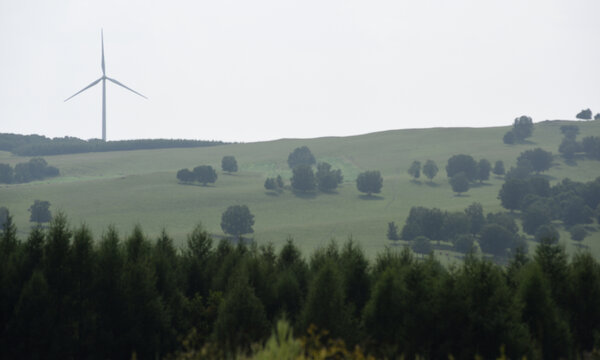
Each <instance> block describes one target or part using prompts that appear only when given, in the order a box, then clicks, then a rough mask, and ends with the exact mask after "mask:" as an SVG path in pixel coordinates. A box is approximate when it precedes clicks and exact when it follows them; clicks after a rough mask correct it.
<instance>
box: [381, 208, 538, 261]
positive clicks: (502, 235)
mask: <svg viewBox="0 0 600 360" xmlns="http://www.w3.org/2000/svg"><path fill="white" fill-rule="evenodd" d="M388 234H389V225H388ZM400 238H402V239H403V240H406V241H410V242H411V244H413V245H414V246H415V247H417V248H419V249H423V248H426V249H427V247H426V246H425V245H423V244H424V243H425V242H426V241H437V242H438V243H439V242H440V241H446V242H450V243H452V244H453V245H454V248H455V250H456V251H459V252H463V253H467V252H469V251H470V250H471V249H472V247H473V245H474V244H475V243H476V242H477V243H479V247H480V248H481V250H482V251H483V252H485V253H489V254H492V255H496V256H507V255H508V254H510V253H511V252H512V253H514V251H515V250H516V249H518V248H523V250H524V251H526V244H525V243H524V242H523V239H521V237H520V236H519V235H518V226H517V224H516V222H515V221H514V219H513V218H512V217H511V216H510V215H509V214H505V213H489V214H487V216H484V214H483V207H482V206H481V204H479V203H473V204H471V205H469V206H468V207H467V208H466V209H465V210H464V211H453V212H448V211H442V210H440V209H437V208H431V209H429V208H425V207H421V206H414V207H412V208H411V209H410V212H409V215H408V217H407V218H406V221H405V225H404V227H403V228H402V232H401V234H400ZM417 240H418V241H417ZM415 242H416V243H415ZM415 251H416V252H419V251H417V250H415ZM428 252H429V251H427V252H426V253H428Z"/></svg>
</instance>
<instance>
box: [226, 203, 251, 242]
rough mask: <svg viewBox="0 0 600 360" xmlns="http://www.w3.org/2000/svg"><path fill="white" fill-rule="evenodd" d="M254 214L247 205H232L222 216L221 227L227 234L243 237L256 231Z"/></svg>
mask: <svg viewBox="0 0 600 360" xmlns="http://www.w3.org/2000/svg"><path fill="white" fill-rule="evenodd" d="M253 225H254V215H252V213H251V212H250V209H248V206H246V205H232V206H230V207H228V208H227V210H225V212H224V213H223V215H222V216H221V229H223V232H224V233H226V234H230V235H233V236H235V237H238V238H239V237H241V236H242V235H243V234H251V233H253V232H254V230H253V229H252V226H253Z"/></svg>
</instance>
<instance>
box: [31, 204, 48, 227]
mask: <svg viewBox="0 0 600 360" xmlns="http://www.w3.org/2000/svg"><path fill="white" fill-rule="evenodd" d="M28 211H29V212H30V213H31V215H30V216H29V221H31V222H36V223H40V224H41V223H47V222H50V220H52V214H51V213H50V202H49V201H45V200H35V201H34V202H33V204H32V205H31V206H30V207H29V209H28Z"/></svg>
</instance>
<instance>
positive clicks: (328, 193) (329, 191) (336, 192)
mask: <svg viewBox="0 0 600 360" xmlns="http://www.w3.org/2000/svg"><path fill="white" fill-rule="evenodd" d="M321 193H323V194H326V195H338V194H339V192H338V191H337V190H321Z"/></svg>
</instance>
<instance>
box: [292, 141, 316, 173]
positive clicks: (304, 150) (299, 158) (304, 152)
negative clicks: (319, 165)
mask: <svg viewBox="0 0 600 360" xmlns="http://www.w3.org/2000/svg"><path fill="white" fill-rule="evenodd" d="M287 163H288V166H289V167H290V169H293V168H295V167H296V166H298V165H314V164H315V163H316V160H315V157H314V156H313V154H312V152H310V149H309V148H308V147H307V146H302V147H299V148H296V149H294V151H292V152H291V153H290V155H289V156H288V160H287Z"/></svg>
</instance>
